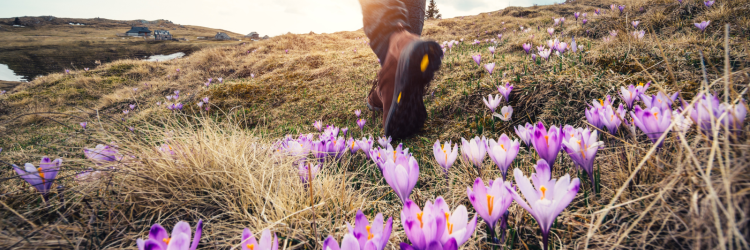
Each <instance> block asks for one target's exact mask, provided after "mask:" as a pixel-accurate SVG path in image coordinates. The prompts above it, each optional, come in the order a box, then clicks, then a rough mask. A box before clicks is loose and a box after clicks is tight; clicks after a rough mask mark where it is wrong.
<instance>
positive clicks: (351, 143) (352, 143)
mask: <svg viewBox="0 0 750 250" xmlns="http://www.w3.org/2000/svg"><path fill="white" fill-rule="evenodd" d="M346 147H347V149H349V153H352V154H355V153H357V151H359V144H357V140H356V139H354V138H352V137H349V139H348V140H346Z"/></svg>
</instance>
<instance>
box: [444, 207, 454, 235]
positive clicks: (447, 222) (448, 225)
mask: <svg viewBox="0 0 750 250" xmlns="http://www.w3.org/2000/svg"><path fill="white" fill-rule="evenodd" d="M450 217H451V214H449V213H447V212H446V213H445V226H446V228H447V229H448V234H452V233H453V224H452V223H451V222H450Z"/></svg>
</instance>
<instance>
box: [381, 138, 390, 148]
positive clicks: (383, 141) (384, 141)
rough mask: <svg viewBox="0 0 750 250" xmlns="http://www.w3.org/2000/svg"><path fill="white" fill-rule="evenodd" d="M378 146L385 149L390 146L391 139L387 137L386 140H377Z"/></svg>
mask: <svg viewBox="0 0 750 250" xmlns="http://www.w3.org/2000/svg"><path fill="white" fill-rule="evenodd" d="M378 144H380V146H381V147H384V148H385V147H386V146H389V145H391V137H390V136H388V137H387V138H386V137H385V136H383V137H380V138H378Z"/></svg>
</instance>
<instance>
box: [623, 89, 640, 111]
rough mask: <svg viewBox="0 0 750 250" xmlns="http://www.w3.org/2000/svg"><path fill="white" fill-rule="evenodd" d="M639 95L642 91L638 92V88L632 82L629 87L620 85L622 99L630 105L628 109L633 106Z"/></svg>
mask: <svg viewBox="0 0 750 250" xmlns="http://www.w3.org/2000/svg"><path fill="white" fill-rule="evenodd" d="M639 95H640V93H638V90H637V89H636V88H635V86H633V85H632V84H631V85H629V86H628V88H625V86H620V98H622V100H623V101H625V104H627V105H628V109H632V108H633V101H635V100H636V99H638V96H639Z"/></svg>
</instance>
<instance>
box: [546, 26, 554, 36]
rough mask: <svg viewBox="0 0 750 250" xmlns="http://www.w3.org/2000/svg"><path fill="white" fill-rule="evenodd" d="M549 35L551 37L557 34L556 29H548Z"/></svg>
mask: <svg viewBox="0 0 750 250" xmlns="http://www.w3.org/2000/svg"><path fill="white" fill-rule="evenodd" d="M547 33H549V35H550V36H551V35H553V34H555V28H552V27H549V28H547Z"/></svg>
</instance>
